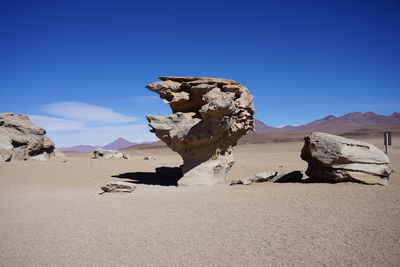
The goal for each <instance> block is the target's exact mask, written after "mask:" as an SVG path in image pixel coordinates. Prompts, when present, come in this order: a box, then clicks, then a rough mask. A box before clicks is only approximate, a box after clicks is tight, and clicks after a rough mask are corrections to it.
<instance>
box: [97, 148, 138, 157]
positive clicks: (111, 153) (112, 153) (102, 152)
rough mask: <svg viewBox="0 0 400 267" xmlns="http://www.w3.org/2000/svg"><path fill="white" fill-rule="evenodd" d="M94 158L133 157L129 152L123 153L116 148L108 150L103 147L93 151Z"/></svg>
mask: <svg viewBox="0 0 400 267" xmlns="http://www.w3.org/2000/svg"><path fill="white" fill-rule="evenodd" d="M93 158H94V159H99V158H103V159H130V158H131V157H130V156H129V155H128V154H124V153H121V152H119V151H116V150H106V149H103V148H97V149H96V150H95V151H93Z"/></svg>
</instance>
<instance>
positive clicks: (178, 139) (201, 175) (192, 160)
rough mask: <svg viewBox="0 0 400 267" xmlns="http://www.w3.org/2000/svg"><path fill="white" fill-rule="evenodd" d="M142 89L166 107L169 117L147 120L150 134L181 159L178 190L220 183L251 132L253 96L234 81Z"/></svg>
mask: <svg viewBox="0 0 400 267" xmlns="http://www.w3.org/2000/svg"><path fill="white" fill-rule="evenodd" d="M160 79H161V80H162V81H161V82H154V83H151V84H148V85H147V86H146V88H148V89H149V90H151V91H153V92H156V93H157V94H159V95H160V98H162V99H163V100H164V103H166V104H169V105H170V106H171V109H172V112H173V114H172V115H166V116H154V115H148V116H147V120H148V121H149V125H150V127H151V131H152V132H154V133H155V134H156V136H157V137H158V138H160V139H161V140H162V141H164V142H165V143H166V144H167V145H168V146H169V147H170V148H171V149H172V150H173V151H175V152H177V153H178V154H179V155H181V156H182V158H183V165H182V166H181V169H182V172H183V174H184V176H183V177H182V178H181V179H180V180H179V181H178V184H179V185H214V184H217V183H225V174H226V173H227V172H228V171H229V170H230V168H231V167H232V165H233V162H234V161H233V156H232V149H233V147H234V146H235V145H236V142H237V141H238V140H239V138H240V137H241V136H243V135H245V134H246V133H247V132H249V131H252V130H254V119H253V114H254V108H253V96H252V95H251V94H250V92H249V90H248V89H247V88H246V87H244V86H243V85H241V84H239V83H238V82H236V81H233V80H227V79H217V78H198V77H160Z"/></svg>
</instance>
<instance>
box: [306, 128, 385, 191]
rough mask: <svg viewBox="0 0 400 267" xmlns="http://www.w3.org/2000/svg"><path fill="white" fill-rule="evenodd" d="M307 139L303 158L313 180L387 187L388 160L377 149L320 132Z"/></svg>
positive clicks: (308, 173)
mask: <svg viewBox="0 0 400 267" xmlns="http://www.w3.org/2000/svg"><path fill="white" fill-rule="evenodd" d="M304 140H305V144H304V147H303V149H302V150H301V158H302V159H303V160H305V161H307V162H308V169H307V171H306V174H307V175H308V176H310V177H311V178H314V179H321V180H328V181H333V182H340V181H358V182H362V183H366V184H381V185H387V184H388V179H387V178H388V177H389V175H390V173H391V169H390V167H389V158H388V157H387V156H386V154H385V153H383V151H382V150H380V149H378V148H377V147H375V146H373V145H371V144H367V143H363V142H360V141H356V140H352V139H348V138H344V137H340V136H336V135H331V134H327V133H319V132H314V133H311V134H310V135H308V136H306V137H305V138H304Z"/></svg>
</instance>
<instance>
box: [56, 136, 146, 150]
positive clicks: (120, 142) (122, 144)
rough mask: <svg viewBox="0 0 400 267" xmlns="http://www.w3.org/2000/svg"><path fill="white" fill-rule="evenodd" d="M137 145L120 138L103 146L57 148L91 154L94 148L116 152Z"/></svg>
mask: <svg viewBox="0 0 400 267" xmlns="http://www.w3.org/2000/svg"><path fill="white" fill-rule="evenodd" d="M137 144H138V143H132V142H129V141H128V140H126V139H124V138H122V137H120V138H118V139H116V140H115V141H113V142H111V143H109V144H107V145H105V146H89V145H77V146H72V147H59V148H58V149H59V150H61V151H75V152H92V151H94V150H95V149H96V148H104V149H110V150H118V149H122V148H126V147H129V146H133V145H137Z"/></svg>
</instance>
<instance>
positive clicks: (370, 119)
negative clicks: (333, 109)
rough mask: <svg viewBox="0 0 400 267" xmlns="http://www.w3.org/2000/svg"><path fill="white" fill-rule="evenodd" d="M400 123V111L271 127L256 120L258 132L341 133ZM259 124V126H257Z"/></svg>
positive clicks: (349, 114) (354, 115)
mask: <svg viewBox="0 0 400 267" xmlns="http://www.w3.org/2000/svg"><path fill="white" fill-rule="evenodd" d="M397 124H400V113H398V112H395V113H393V114H392V115H389V116H384V115H379V114H376V113H373V112H352V113H348V114H345V115H343V116H341V117H335V116H333V115H329V116H326V117H324V118H322V119H318V120H315V121H313V122H310V123H308V124H305V125H300V126H285V127H282V128H276V127H271V126H268V125H266V124H264V123H263V122H261V121H258V120H256V131H255V132H256V133H259V134H260V133H309V132H314V131H320V132H328V133H332V134H340V133H345V132H351V131H355V130H358V129H365V128H370V127H378V126H385V125H397ZM257 125H258V127H257Z"/></svg>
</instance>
